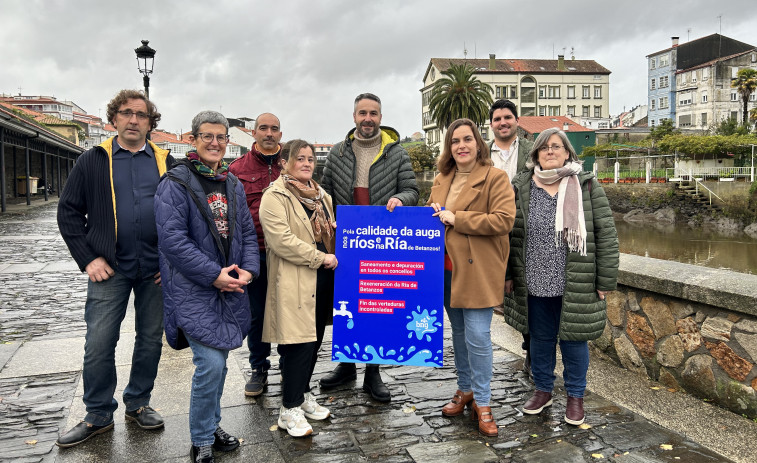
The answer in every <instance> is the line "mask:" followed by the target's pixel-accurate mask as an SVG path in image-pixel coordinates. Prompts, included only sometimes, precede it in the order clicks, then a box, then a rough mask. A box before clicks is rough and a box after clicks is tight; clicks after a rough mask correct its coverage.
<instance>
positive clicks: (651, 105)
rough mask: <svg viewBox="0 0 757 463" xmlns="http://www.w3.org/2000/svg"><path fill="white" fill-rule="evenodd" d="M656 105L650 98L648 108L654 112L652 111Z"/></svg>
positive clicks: (654, 100) (655, 101)
mask: <svg viewBox="0 0 757 463" xmlns="http://www.w3.org/2000/svg"><path fill="white" fill-rule="evenodd" d="M656 103H657V100H656V99H655V98H652V99H651V100H650V101H649V107H650V108H651V109H653V110H654V109H657V104H656Z"/></svg>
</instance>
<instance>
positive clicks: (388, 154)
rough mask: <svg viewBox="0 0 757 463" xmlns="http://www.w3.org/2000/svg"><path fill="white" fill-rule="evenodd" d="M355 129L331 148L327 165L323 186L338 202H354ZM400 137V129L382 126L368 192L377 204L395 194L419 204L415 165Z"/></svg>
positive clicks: (406, 203) (370, 173) (346, 203)
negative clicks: (379, 145) (353, 145)
mask: <svg viewBox="0 0 757 463" xmlns="http://www.w3.org/2000/svg"><path fill="white" fill-rule="evenodd" d="M355 130H356V129H354V128H353V129H352V130H350V131H349V132H348V133H347V136H346V137H345V139H344V140H342V141H340V142H339V143H337V144H336V145H334V146H333V147H332V148H331V151H329V154H328V157H327V158H326V166H325V167H324V168H323V176H322V178H321V186H322V187H323V189H324V190H326V193H328V194H329V195H331V196H332V198H333V200H334V201H335V202H336V204H344V205H351V204H354V201H353V191H354V189H355V178H356V165H355V153H354V151H353V150H352V140H353V139H354V137H355V135H354V134H355ZM399 139H400V136H399V133H397V131H396V130H394V129H393V128H391V127H385V126H381V147H380V148H379V154H378V155H376V158H375V159H374V160H373V163H372V164H371V167H370V170H369V172H368V192H369V195H370V204H371V205H373V206H383V205H385V204H386V203H387V202H388V201H389V199H391V198H397V199H399V200H400V201H402V205H403V206H417V205H418V184H417V183H416V181H415V172H413V165H412V163H411V162H410V156H408V154H407V151H405V148H403V147H402V146H400V143H399Z"/></svg>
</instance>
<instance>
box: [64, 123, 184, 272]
mask: <svg viewBox="0 0 757 463" xmlns="http://www.w3.org/2000/svg"><path fill="white" fill-rule="evenodd" d="M114 138H115V137H111V138H109V139H107V140H105V141H104V142H102V143H101V144H100V145H98V146H95V147H93V148H91V149H89V150H87V151H85V152H84V153H82V154H81V156H79V157H78V158H77V160H76V164H74V168H73V169H72V170H71V173H70V174H69V176H68V179H67V180H66V185H65V187H64V188H63V192H62V193H61V196H60V201H58V228H59V229H60V234H61V236H63V240H64V241H65V242H66V245H67V246H68V249H69V251H71V255H72V256H73V258H74V260H75V261H76V263H77V264H78V265H79V269H80V270H81V271H82V272H83V271H84V269H85V268H86V267H87V265H88V264H89V263H90V262H92V261H93V260H95V259H97V258H98V257H103V258H105V260H106V261H107V262H108V265H110V266H111V267H113V268H115V267H116V238H117V236H118V222H117V219H116V193H115V190H114V188H113V139H114ZM148 143H149V144H150V147H151V148H152V150H153V153H154V154H155V163H156V169H157V171H158V174H159V175H163V174H164V173H166V170H168V169H169V168H170V167H171V165H172V164H173V162H174V161H173V158H172V157H171V156H170V151H169V150H164V149H162V148H158V147H157V146H156V145H155V144H154V143H153V142H151V141H149V140H148ZM154 244H155V245H156V246H157V243H154Z"/></svg>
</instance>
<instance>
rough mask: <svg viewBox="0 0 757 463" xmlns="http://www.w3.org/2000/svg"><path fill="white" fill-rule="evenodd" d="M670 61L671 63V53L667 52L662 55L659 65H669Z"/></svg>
mask: <svg viewBox="0 0 757 463" xmlns="http://www.w3.org/2000/svg"><path fill="white" fill-rule="evenodd" d="M668 63H670V55H668V54H667V53H666V54H664V55H662V56H660V66H659V67H663V66H667V65H668Z"/></svg>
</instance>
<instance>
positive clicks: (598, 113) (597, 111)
mask: <svg viewBox="0 0 757 463" xmlns="http://www.w3.org/2000/svg"><path fill="white" fill-rule="evenodd" d="M594 117H602V107H601V106H594Z"/></svg>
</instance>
